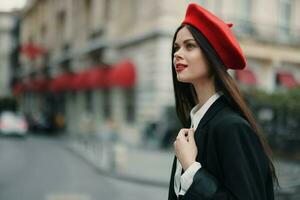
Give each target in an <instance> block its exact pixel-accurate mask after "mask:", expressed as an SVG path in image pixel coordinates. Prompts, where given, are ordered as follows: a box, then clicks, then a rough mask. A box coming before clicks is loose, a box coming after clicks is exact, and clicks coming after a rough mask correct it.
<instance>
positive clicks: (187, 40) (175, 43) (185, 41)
mask: <svg viewBox="0 0 300 200" xmlns="http://www.w3.org/2000/svg"><path fill="white" fill-rule="evenodd" d="M189 41H195V39H192V38H191V39H186V40H184V41H183V43H187V42H189ZM174 45H178V43H177V42H174Z"/></svg>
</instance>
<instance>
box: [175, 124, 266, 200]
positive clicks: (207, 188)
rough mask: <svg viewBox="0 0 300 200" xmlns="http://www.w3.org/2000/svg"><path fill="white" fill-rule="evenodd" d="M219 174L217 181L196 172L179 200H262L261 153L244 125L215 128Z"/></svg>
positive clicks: (263, 172) (263, 165)
mask: <svg viewBox="0 0 300 200" xmlns="http://www.w3.org/2000/svg"><path fill="white" fill-rule="evenodd" d="M213 136H214V141H215V145H216V149H217V153H218V160H219V163H220V165H221V166H220V167H221V170H222V174H223V178H222V180H217V179H216V178H215V177H214V176H213V175H212V174H211V173H210V172H209V171H208V170H206V169H205V167H202V168H201V169H199V170H198V171H197V172H196V174H195V176H194V178H193V183H192V185H191V187H190V188H189V189H188V191H187V192H186V194H185V195H184V196H180V199H182V200H200V199H201V200H202V199H207V200H209V199H211V200H264V199H266V191H265V180H266V179H265V177H266V173H267V171H268V170H267V169H268V167H267V166H268V165H267V162H266V157H265V153H264V151H263V149H262V146H261V144H260V142H259V140H258V137H257V136H256V135H255V133H254V131H253V129H252V128H251V127H250V125H249V124H248V123H247V122H243V121H242V122H237V123H231V122H230V123H228V122H226V124H222V125H218V126H217V128H215V131H214V133H213Z"/></svg>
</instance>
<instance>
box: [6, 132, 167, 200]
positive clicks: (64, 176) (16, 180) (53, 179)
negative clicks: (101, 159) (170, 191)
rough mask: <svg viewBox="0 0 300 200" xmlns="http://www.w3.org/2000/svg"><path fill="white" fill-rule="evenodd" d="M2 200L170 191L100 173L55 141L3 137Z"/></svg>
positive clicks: (120, 198)
mask: <svg viewBox="0 0 300 200" xmlns="http://www.w3.org/2000/svg"><path fill="white" fill-rule="evenodd" d="M0 163H1V165H0V177H1V178H0V199H1V200H2V199H3V200H65V199H66V200H73V199H74V200H75V199H76V200H98V199H107V200H114V199H115V200H127V199H130V200H135V199H136V200H138V199H143V200H147V199H149V200H150V199H166V198H167V189H166V188H159V187H153V186H148V185H142V184H135V183H131V182H126V181H122V180H118V179H114V178H109V177H106V176H103V175H101V173H98V172H97V170H95V168H93V167H92V166H91V165H89V164H88V163H86V162H84V160H83V159H81V158H80V157H78V156H76V155H75V154H73V153H72V152H71V151H68V150H66V149H65V148H63V147H62V145H61V144H60V143H59V142H58V141H57V140H56V139H52V138H46V137H33V136H29V137H27V138H4V137H1V138H0Z"/></svg>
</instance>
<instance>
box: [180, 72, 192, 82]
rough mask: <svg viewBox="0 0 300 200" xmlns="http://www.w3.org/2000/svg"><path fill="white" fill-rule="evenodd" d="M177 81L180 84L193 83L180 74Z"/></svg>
mask: <svg viewBox="0 0 300 200" xmlns="http://www.w3.org/2000/svg"><path fill="white" fill-rule="evenodd" d="M177 80H178V82H182V83H191V82H192V80H191V79H190V78H188V77H184V76H181V75H180V74H179V75H177Z"/></svg>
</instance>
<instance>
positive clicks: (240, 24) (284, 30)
mask: <svg viewBox="0 0 300 200" xmlns="http://www.w3.org/2000/svg"><path fill="white" fill-rule="evenodd" d="M229 21H232V22H234V26H233V31H234V32H235V33H236V34H237V36H238V37H241V38H245V37H248V38H253V39H255V40H257V41H260V42H266V43H274V44H283V45H290V46H298V47H300V27H297V28H295V27H293V28H290V27H287V26H280V25H272V24H264V23H256V22H252V21H249V20H243V19H232V18H231V20H229Z"/></svg>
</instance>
